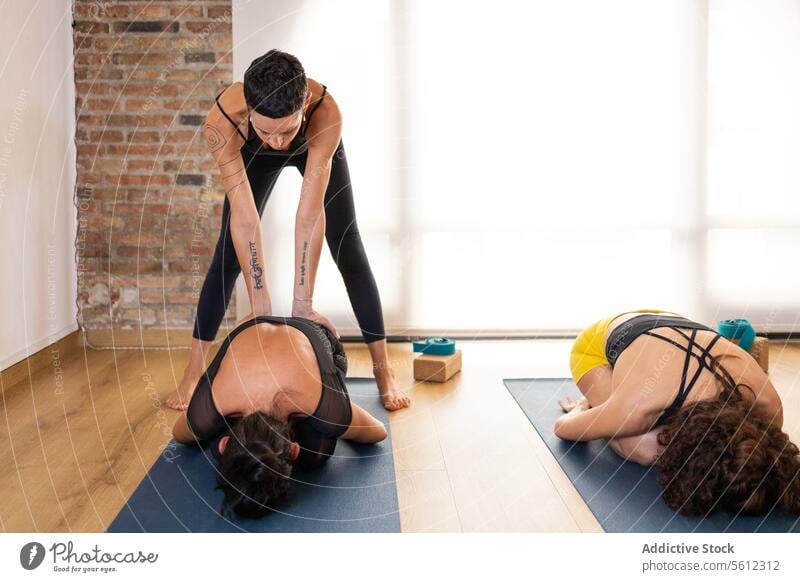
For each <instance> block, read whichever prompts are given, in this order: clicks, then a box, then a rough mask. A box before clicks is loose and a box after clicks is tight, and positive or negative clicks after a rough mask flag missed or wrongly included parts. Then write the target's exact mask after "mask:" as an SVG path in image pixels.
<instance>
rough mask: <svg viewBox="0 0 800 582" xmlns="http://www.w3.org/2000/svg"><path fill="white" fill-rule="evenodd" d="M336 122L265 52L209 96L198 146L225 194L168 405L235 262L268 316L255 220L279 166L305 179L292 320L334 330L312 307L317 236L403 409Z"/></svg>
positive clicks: (219, 314)
mask: <svg viewBox="0 0 800 582" xmlns="http://www.w3.org/2000/svg"><path fill="white" fill-rule="evenodd" d="M341 128H342V116H341V113H340V111H339V108H338V107H337V105H336V102H335V101H334V100H333V98H332V97H331V95H330V93H328V92H327V88H326V87H325V85H322V84H320V83H318V82H317V81H314V80H313V79H308V78H307V77H306V75H305V71H304V69H303V66H302V64H301V63H300V61H299V60H298V59H297V58H296V57H294V56H292V55H290V54H287V53H284V52H281V51H279V50H276V49H273V50H270V51H269V52H267V53H266V54H265V55H263V56H261V57H259V58H257V59H255V60H254V61H253V62H252V63H251V64H250V66H249V67H248V69H247V71H246V72H245V74H244V82H243V83H240V82H238V81H237V82H235V83H233V84H232V85H231V86H230V87H228V88H227V89H225V90H224V91H223V92H222V93H220V94H219V95H217V97H216V104H215V105H214V107H213V108H212V109H211V111H210V112H209V114H208V115H207V116H206V125H205V128H204V131H205V137H206V143H207V144H208V146H209V149H210V151H211V154H212V155H213V156H214V159H215V160H216V161H217V164H218V165H219V169H220V175H221V177H222V184H223V187H224V189H225V202H224V206H223V209H222V229H221V232H220V237H219V240H218V241H217V246H216V249H215V251H214V258H213V259H212V261H211V267H210V268H209V271H208V274H207V275H206V279H205V282H204V283H203V288H202V290H201V292H200V299H199V301H198V305H197V318H196V320H195V326H194V332H193V339H192V353H191V357H190V360H189V364H188V365H187V367H186V370H185V371H184V374H183V379H182V380H181V384H180V386H179V387H178V389H177V390H176V391H175V392H174V393H172V394H171V395H170V396H169V397H168V398H167V405H168V406H170V407H172V408H176V409H185V408H186V406H187V405H188V403H189V400H190V398H191V395H192V392H193V391H194V389H195V386H196V385H197V382H198V380H199V379H200V376H201V375H202V374H203V371H204V370H205V357H206V353H207V351H208V349H209V348H210V346H211V342H212V341H213V340H214V338H215V337H216V335H217V330H218V329H219V326H220V324H221V323H222V318H223V317H224V315H225V311H226V309H227V307H228V303H229V302H230V298H231V295H232V294H233V289H234V284H235V282H236V278H237V277H238V275H239V273H241V272H242V268H241V265H245V266H246V268H245V269H244V279H245V283H246V285H247V293H248V296H249V298H250V307H251V312H250V315H249V316H248V317H251V316H254V315H272V306H271V304H270V300H269V291H268V289H267V281H266V278H265V276H264V251H263V245H262V242H261V215H262V213H263V211H264V206H265V205H266V203H267V200H268V199H269V196H270V194H271V192H272V189H273V187H274V185H275V181H276V180H277V178H278V175H279V174H280V172H281V170H283V168H285V167H286V166H294V167H296V168H297V169H298V170H299V171H300V173H301V174H302V175H303V185H302V188H301V190H300V201H299V204H298V207H297V213H296V215H295V236H294V238H295V276H294V300H293V302H292V317H303V318H306V319H310V320H313V321H316V322H317V323H320V324H322V325H324V326H326V327H328V328H329V329H330V330H332V331H333V333H334V335H336V336H337V337H338V335H339V334H338V333H337V332H336V329H335V328H334V326H333V324H332V323H331V322H330V320H328V318H327V317H325V316H324V315H322V314H320V313H317V312H316V311H315V310H314V308H313V296H314V282H315V278H316V274H317V265H318V263H319V256H320V252H321V250H322V239H323V236H324V238H325V239H326V240H327V243H328V248H329V249H330V251H331V254H332V255H333V259H334V261H336V265H337V267H338V268H339V271H340V272H341V274H342V278H343V279H344V284H345V287H346V289H347V294H348V296H349V298H350V304H351V305H352V307H353V311H354V312H355V315H356V319H357V320H358V324H359V326H360V328H361V333H362V335H363V337H364V340H365V341H366V343H367V346H368V348H369V351H370V355H371V356H372V361H373V370H374V373H375V379H376V381H377V384H378V389H379V391H380V394H381V396H382V398H383V405H384V407H385V408H387V409H388V410H397V409H399V408H403V407H406V406H408V405H409V404H410V401H409V399H408V397H407V396H406V395H405V394H404V393H403V392H402V391H400V390H398V389H397V386H396V383H395V378H394V372H393V370H392V368H391V365H390V364H389V359H388V354H387V347H386V335H385V331H384V325H383V313H382V310H381V301H380V296H379V294H378V287H377V285H376V283H375V278H374V276H373V274H372V270H371V269H370V265H369V261H368V260H367V255H366V253H365V251H364V245H363V243H362V242H361V235H360V234H359V230H358V226H357V224H356V217H355V206H354V203H353V190H352V187H351V184H350V173H349V170H348V167H347V158H346V156H345V151H344V145H343V142H342V140H341Z"/></svg>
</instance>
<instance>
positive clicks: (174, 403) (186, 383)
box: [166, 365, 203, 410]
mask: <svg viewBox="0 0 800 582" xmlns="http://www.w3.org/2000/svg"><path fill="white" fill-rule="evenodd" d="M202 375H203V370H202V369H198V368H197V367H195V366H192V365H189V366H186V370H185V371H184V372H183V379H182V380H181V383H180V385H179V386H178V389H177V390H175V392H173V393H172V394H170V395H169V396H167V400H166V404H167V406H169V407H170V408H174V409H175V410H186V409H187V408H188V407H189V400H190V399H191V398H192V394H193V393H194V389H195V387H196V386H197V382H198V380H200V376H202Z"/></svg>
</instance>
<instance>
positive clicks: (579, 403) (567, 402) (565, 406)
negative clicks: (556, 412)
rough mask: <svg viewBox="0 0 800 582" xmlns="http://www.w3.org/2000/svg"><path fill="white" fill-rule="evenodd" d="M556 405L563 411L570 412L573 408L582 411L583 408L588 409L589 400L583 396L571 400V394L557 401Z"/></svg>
mask: <svg viewBox="0 0 800 582" xmlns="http://www.w3.org/2000/svg"><path fill="white" fill-rule="evenodd" d="M558 405H559V406H560V407H561V410H563V411H564V412H572V411H573V410H575V411H577V412H583V411H584V410H589V401H588V400H586V397H585V396H581V397H580V398H579V399H578V400H573V399H572V396H569V395H567V396H566V397H565V398H563V399H562V400H559V401H558Z"/></svg>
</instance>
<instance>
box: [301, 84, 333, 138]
mask: <svg viewBox="0 0 800 582" xmlns="http://www.w3.org/2000/svg"><path fill="white" fill-rule="evenodd" d="M320 85H322V83H320ZM327 91H328V88H327V87H326V86H325V85H322V96H321V97H320V98H319V99H318V100H317V102H316V103H314V107H313V108H312V109H311V111H309V113H308V116H306V127H305V129H303V133H304V134H305V132H306V130H307V129H308V124H309V123H311V116H312V115H314V112H315V111H316V110H317V107H319V106H320V104H321V103H322V100H323V99H325V93H326V92H327Z"/></svg>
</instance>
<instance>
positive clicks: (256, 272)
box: [249, 241, 264, 289]
mask: <svg viewBox="0 0 800 582" xmlns="http://www.w3.org/2000/svg"><path fill="white" fill-rule="evenodd" d="M249 244H250V276H251V277H252V278H253V287H254V288H255V289H261V288H262V287H263V286H264V282H263V279H262V277H263V276H264V269H262V268H261V265H259V264H258V251H257V250H256V243H255V242H254V241H250V243H249Z"/></svg>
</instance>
